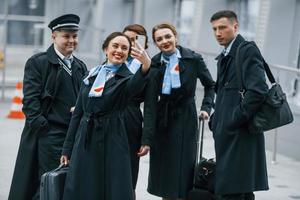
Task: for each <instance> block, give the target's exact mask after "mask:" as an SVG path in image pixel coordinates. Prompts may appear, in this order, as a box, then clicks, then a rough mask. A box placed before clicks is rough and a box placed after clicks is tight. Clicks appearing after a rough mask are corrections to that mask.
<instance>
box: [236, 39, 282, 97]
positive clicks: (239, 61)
mask: <svg viewBox="0 0 300 200" xmlns="http://www.w3.org/2000/svg"><path fill="white" fill-rule="evenodd" d="M248 44H253V45H254V46H255V47H256V48H257V50H258V52H259V54H260V55H261V58H262V60H263V65H264V69H265V71H266V74H267V77H268V80H269V81H270V82H271V84H272V85H273V84H276V81H275V78H274V76H273V74H272V72H271V69H270V67H269V65H268V63H267V62H266V61H265V59H264V57H263V56H262V54H261V52H260V50H259V48H258V46H257V45H256V43H255V42H254V41H251V42H249V41H243V42H241V43H240V45H239V46H238V48H237V50H236V54H235V63H234V64H235V69H236V76H237V84H238V86H239V91H240V94H241V96H242V97H243V95H244V92H245V89H244V86H243V79H242V59H241V58H240V56H239V55H240V49H241V47H242V46H244V45H248Z"/></svg>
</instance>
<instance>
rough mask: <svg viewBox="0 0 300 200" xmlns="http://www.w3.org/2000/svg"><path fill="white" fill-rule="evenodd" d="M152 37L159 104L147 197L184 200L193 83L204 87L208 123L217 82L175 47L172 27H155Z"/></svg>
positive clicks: (190, 167) (192, 143) (199, 61)
mask: <svg viewBox="0 0 300 200" xmlns="http://www.w3.org/2000/svg"><path fill="white" fill-rule="evenodd" d="M152 37H153V40H154V43H155V45H156V46H157V47H158V48H159V50H160V51H161V52H160V53H158V54H157V55H155V56H154V57H153V58H152V63H151V68H152V69H153V70H152V69H151V70H152V71H153V73H154V77H153V78H154V80H155V83H156V96H157V99H158V104H157V112H156V113H157V121H156V122H157V123H156V133H155V136H154V141H153V145H152V147H151V151H150V172H149V184H148V191H149V193H151V194H154V195H156V196H160V197H162V198H163V199H164V200H170V199H172V200H174V199H181V200H182V199H186V196H187V192H188V191H189V190H190V189H191V188H192V184H193V171H194V164H195V155H196V132H197V110H196V104H195V90H196V85H197V79H199V80H200V82H201V84H202V85H203V86H204V97H203V100H202V105H201V111H200V115H201V116H202V117H203V118H204V119H208V118H209V114H210V111H211V108H212V105H213V100H214V86H215V82H214V81H213V79H212V77H211V75H210V73H209V71H208V69H207V67H206V65H205V63H204V61H203V58H202V57H201V55H200V54H198V53H195V52H194V51H192V50H190V49H188V48H185V47H182V46H180V45H177V32H176V29H175V27H174V26H173V25H171V24H159V25H156V26H155V27H153V29H152Z"/></svg>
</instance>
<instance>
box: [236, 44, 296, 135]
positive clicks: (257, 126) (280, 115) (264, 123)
mask: <svg viewBox="0 0 300 200" xmlns="http://www.w3.org/2000/svg"><path fill="white" fill-rule="evenodd" d="M245 43H247V44H245ZM248 44H253V45H254V46H255V47H256V48H257V49H258V47H257V46H256V44H255V42H253V41H252V42H248V41H244V42H242V43H241V44H240V45H239V47H238V48H237V52H236V55H235V56H236V59H235V67H236V73H237V83H238V86H239V90H240V94H241V97H242V98H244V93H245V92H247V90H246V89H245V88H244V87H243V79H242V72H241V69H242V62H241V58H240V56H239V52H240V48H241V46H244V45H248ZM258 51H259V49H258ZM259 52H260V51H259ZM261 57H262V55H261ZM262 59H263V64H264V68H265V71H266V74H267V77H268V79H269V81H270V82H271V85H272V86H271V88H270V89H269V92H268V95H267V97H266V100H265V101H264V103H263V104H262V105H261V107H260V108H259V110H258V111H257V113H255V114H254V116H253V118H252V119H251V120H250V121H249V122H248V129H249V131H250V133H261V132H264V131H268V130H271V129H274V128H278V127H281V126H284V125H286V124H289V123H291V122H293V114H292V112H291V109H290V107H289V104H288V102H287V99H286V95H285V93H284V92H283V91H282V89H281V86H280V85H279V83H276V81H275V79H274V76H273V74H272V72H271V70H270V68H269V65H268V64H267V63H266V61H265V60H264V58H263V57H262Z"/></svg>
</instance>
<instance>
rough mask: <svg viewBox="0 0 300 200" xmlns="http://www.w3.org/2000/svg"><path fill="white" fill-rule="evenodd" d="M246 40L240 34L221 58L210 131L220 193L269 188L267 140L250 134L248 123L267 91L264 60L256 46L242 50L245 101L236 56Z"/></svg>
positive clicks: (217, 188) (259, 134)
mask: <svg viewBox="0 0 300 200" xmlns="http://www.w3.org/2000/svg"><path fill="white" fill-rule="evenodd" d="M242 41H244V38H243V37H242V36H240V35H238V36H237V37H236V39H235V41H234V42H233V44H232V47H231V49H230V52H229V54H228V55H227V56H225V57H222V56H221V55H220V56H219V57H218V78H217V87H216V92H217V98H216V104H215V112H214V114H213V116H212V117H211V120H212V123H211V125H212V126H211V128H212V131H213V136H214V140H215V151H216V161H217V169H216V189H215V192H216V193H218V194H232V193H247V192H253V191H257V190H266V189H268V180H267V167H266V158H265V141H264V135H263V134H262V133H258V134H250V133H249V131H248V129H247V122H248V121H249V119H250V118H251V116H253V114H254V113H255V112H256V111H257V109H258V108H259V106H260V105H261V104H262V103H263V101H264V99H265V97H266V94H267V92H268V86H267V84H266V79H265V71H264V67H263V61H262V57H261V55H260V53H259V51H258V49H257V48H256V47H255V46H253V45H246V46H243V47H241V49H240V56H241V57H242V58H239V59H240V60H242V61H243V62H242V66H239V67H241V68H242V70H241V71H242V79H243V84H244V87H245V88H246V93H245V98H244V99H243V100H242V98H241V95H240V94H239V88H238V86H237V82H236V68H235V65H234V63H235V59H236V58H235V56H236V55H235V54H236V49H237V47H238V46H239V44H240V43H241V42H242Z"/></svg>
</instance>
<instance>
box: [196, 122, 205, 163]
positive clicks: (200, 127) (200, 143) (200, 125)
mask: <svg viewBox="0 0 300 200" xmlns="http://www.w3.org/2000/svg"><path fill="white" fill-rule="evenodd" d="M198 119H199V121H198V129H197V133H198V134H197V153H196V156H197V157H196V163H195V166H197V164H199V162H200V160H201V159H202V153H203V137H204V123H205V120H204V119H203V118H202V116H199V118H198Z"/></svg>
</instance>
